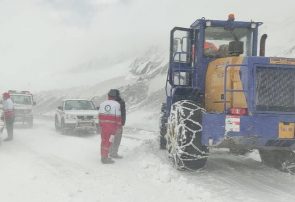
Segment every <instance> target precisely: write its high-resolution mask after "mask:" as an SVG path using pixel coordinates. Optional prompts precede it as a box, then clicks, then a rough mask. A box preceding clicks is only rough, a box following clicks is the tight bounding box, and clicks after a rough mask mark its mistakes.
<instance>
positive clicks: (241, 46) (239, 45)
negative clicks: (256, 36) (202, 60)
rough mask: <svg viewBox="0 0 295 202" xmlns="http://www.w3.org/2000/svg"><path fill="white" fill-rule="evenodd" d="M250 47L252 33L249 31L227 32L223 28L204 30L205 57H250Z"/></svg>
mask: <svg viewBox="0 0 295 202" xmlns="http://www.w3.org/2000/svg"><path fill="white" fill-rule="evenodd" d="M252 46H253V31H252V30H251V29H248V28H235V29H233V30H228V29H224V28H223V27H207V28H206V29H205V43H204V56H205V57H210V58H221V57H229V56H251V55H252Z"/></svg>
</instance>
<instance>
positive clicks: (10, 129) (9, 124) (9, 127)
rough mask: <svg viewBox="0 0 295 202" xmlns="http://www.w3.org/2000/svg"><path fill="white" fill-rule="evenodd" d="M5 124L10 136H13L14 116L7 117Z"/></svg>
mask: <svg viewBox="0 0 295 202" xmlns="http://www.w3.org/2000/svg"><path fill="white" fill-rule="evenodd" d="M5 125H6V130H7V136H8V138H13V125H14V117H5Z"/></svg>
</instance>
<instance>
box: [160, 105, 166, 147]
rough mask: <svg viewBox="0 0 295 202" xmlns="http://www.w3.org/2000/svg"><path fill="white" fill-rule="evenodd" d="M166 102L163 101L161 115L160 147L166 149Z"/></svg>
mask: <svg viewBox="0 0 295 202" xmlns="http://www.w3.org/2000/svg"><path fill="white" fill-rule="evenodd" d="M166 106H167V105H166V103H162V106H161V116H160V149H166V145H167V139H166V134H167V120H168V119H167V110H166Z"/></svg>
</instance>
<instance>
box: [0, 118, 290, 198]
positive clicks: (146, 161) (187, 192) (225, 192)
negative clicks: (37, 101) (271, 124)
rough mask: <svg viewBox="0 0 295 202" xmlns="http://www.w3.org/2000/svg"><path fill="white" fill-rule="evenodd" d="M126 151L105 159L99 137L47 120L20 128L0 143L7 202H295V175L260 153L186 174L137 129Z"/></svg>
mask: <svg viewBox="0 0 295 202" xmlns="http://www.w3.org/2000/svg"><path fill="white" fill-rule="evenodd" d="M3 136H6V132H4V134H2V137H3ZM120 151H121V152H120V153H121V154H122V155H123V156H124V158H123V159H121V160H117V161H116V163H115V164H113V165H102V164H101V163H100V136H99V135H87V136H77V135H61V134H59V133H57V132H56V131H55V130H54V126H53V121H48V120H36V125H35V127H34V128H33V129H27V128H21V127H17V128H16V129H15V139H14V140H13V141H12V142H2V145H1V146H0V201H1V202H27V201H28V202H53V201H54V202H68V201H69V202H72V201H73V202H75V201H81V202H94V201H99V202H100V201H112V202H113V201H114V202H117V201H120V202H133V201H134V202H135V201H136V202H139V201H140V202H143V201H146V202H151V201H152V202H153V201H159V202H162V201H163V202H164V201H165V202H166V201H167V202H172V201H173V202H174V201H194V202H195V201H210V202H211V201H225V202H228V201H282V202H283V201H284V202H285V201H295V192H294V187H295V176H292V175H290V174H287V173H282V172H280V171H277V170H275V169H272V168H268V167H266V166H264V165H262V164H261V163H260V162H259V157H258V155H257V153H255V152H254V153H251V154H250V155H249V156H245V157H244V156H233V155H231V154H228V152H227V151H225V150H217V151H214V152H213V153H212V154H211V156H210V158H209V160H208V163H207V165H206V167H205V168H204V169H203V170H201V171H198V172H194V173H188V172H181V171H176V170H174V169H173V168H172V167H171V165H170V163H169V161H168V160H167V158H166V154H165V151H160V150H159V149H158V141H157V134H156V133H154V132H150V131H144V130H132V129H126V130H125V132H124V136H123V140H122V145H121V147H120Z"/></svg>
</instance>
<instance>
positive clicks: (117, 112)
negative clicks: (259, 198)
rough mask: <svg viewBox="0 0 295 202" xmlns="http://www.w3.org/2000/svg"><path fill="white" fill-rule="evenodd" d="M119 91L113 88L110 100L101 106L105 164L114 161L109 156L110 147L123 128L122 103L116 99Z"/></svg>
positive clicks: (102, 156)
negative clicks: (119, 130)
mask: <svg viewBox="0 0 295 202" xmlns="http://www.w3.org/2000/svg"><path fill="white" fill-rule="evenodd" d="M116 95H117V92H116V91H115V90H114V89H111V90H110V91H109V93H108V100H106V101H104V102H102V103H101V104H100V106H99V115H98V118H99V126H100V128H101V162H102V163H103V164H110V163H114V161H113V160H112V159H111V158H110V157H109V150H110V147H111V145H112V143H113V141H114V139H115V135H116V134H117V133H118V129H119V128H121V123H122V120H121V109H120V104H119V103H118V102H117V101H115V98H116Z"/></svg>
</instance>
